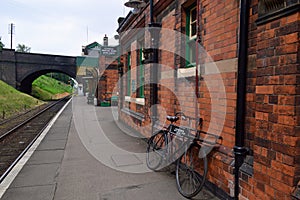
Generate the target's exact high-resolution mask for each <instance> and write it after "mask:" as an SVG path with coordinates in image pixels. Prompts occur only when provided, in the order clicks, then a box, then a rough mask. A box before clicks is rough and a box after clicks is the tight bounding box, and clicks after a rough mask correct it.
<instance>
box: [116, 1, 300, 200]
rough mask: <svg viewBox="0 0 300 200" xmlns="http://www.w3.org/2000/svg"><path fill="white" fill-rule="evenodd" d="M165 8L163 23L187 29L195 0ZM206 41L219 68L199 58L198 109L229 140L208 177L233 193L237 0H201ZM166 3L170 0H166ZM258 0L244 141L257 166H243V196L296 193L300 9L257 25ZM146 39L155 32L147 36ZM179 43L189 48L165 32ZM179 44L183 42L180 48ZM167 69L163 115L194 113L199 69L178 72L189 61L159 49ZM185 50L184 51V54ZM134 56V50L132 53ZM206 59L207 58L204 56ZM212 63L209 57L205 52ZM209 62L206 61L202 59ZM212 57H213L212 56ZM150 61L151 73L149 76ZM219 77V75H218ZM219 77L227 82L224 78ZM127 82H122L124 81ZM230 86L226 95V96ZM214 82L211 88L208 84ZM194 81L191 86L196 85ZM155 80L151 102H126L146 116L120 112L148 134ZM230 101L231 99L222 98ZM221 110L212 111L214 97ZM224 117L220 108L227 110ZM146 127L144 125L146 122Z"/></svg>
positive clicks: (163, 43) (212, 160)
mask: <svg viewBox="0 0 300 200" xmlns="http://www.w3.org/2000/svg"><path fill="white" fill-rule="evenodd" d="M168 2H169V5H167V6H166V7H164V8H165V9H162V8H159V11H160V13H156V14H158V15H157V19H158V20H160V21H161V22H162V26H163V28H167V29H170V30H177V31H181V32H182V33H185V26H186V24H185V23H186V21H185V17H186V14H185V13H184V10H185V9H184V8H185V6H186V5H191V4H192V3H193V2H196V1H185V0H179V1H174V2H175V3H174V2H173V3H174V4H175V5H174V4H172V1H168ZM200 2H201V3H200V10H201V13H200V19H201V21H200V27H201V34H200V36H201V45H202V46H203V48H204V49H205V50H206V52H207V53H208V54H209V55H210V56H211V58H212V60H211V61H214V62H215V64H216V65H217V67H218V69H219V71H220V73H212V72H211V71H210V70H211V69H210V65H209V64H207V65H201V70H200V71H201V77H200V78H201V79H200V82H199V98H198V99H197V101H198V102H197V103H198V110H197V112H198V114H199V116H200V117H202V118H203V119H204V126H203V130H204V131H207V130H210V131H212V132H218V131H219V130H220V129H221V136H222V137H223V142H222V145H221V147H220V148H217V149H215V150H214V151H213V152H212V153H210V155H209V173H208V180H209V181H210V182H211V183H213V184H215V185H216V186H217V187H219V188H220V189H222V190H223V191H225V192H226V193H227V195H229V196H233V186H234V175H233V170H234V169H233V163H234V156H233V150H232V149H233V147H234V144H235V120H236V119H235V114H236V99H237V95H236V81H237V73H236V72H237V51H238V31H239V6H240V5H239V1H235V0H202V1H200ZM165 4H166V3H165ZM257 11H258V0H253V1H251V9H250V23H249V41H248V43H249V49H248V54H249V56H248V58H249V60H248V73H247V102H246V103H247V110H246V127H245V136H246V139H245V144H246V146H247V147H248V148H249V149H250V152H251V153H252V156H253V158H254V163H253V173H252V174H246V173H244V172H241V174H240V175H241V176H240V189H241V190H240V192H241V193H240V198H241V199H290V197H291V196H290V195H291V193H292V191H293V190H294V189H295V186H296V184H297V183H298V181H299V176H300V175H299V174H300V166H299V157H300V155H299V154H300V150H299V130H300V129H299V126H300V118H299V112H300V109H299V106H298V105H299V103H300V102H299V99H300V98H299V95H300V94H299V93H300V89H299V83H300V82H299V80H300V78H299V57H300V56H299V26H300V25H299V13H297V14H293V15H290V16H286V17H282V18H281V19H278V20H274V21H272V22H269V23H266V24H263V25H259V26H257V25H256V22H255V21H256V20H257V18H258V14H257ZM148 13H149V10H148V8H146V10H145V11H144V13H143V14H141V15H138V16H136V18H135V19H134V20H132V23H130V24H129V26H130V27H132V28H134V27H135V26H136V25H137V24H138V23H139V21H140V20H145V24H147V23H148V22H149V15H148ZM146 39H149V38H147V37H146ZM170 46H174V47H175V50H176V52H180V53H181V54H183V55H184V53H185V41H182V40H177V39H173V38H168V39H165V38H161V40H160V48H162V49H164V48H167V47H170ZM178 47H179V49H178ZM159 56H160V64H161V73H160V74H159V77H160V84H161V86H159V92H158V95H159V104H160V106H161V108H162V109H159V119H160V121H161V122H164V118H165V115H166V114H169V115H172V114H174V113H175V112H177V111H184V112H185V113H186V114H187V115H190V116H193V115H195V103H194V98H193V97H194V95H195V93H194V91H195V88H194V87H195V81H194V80H195V76H191V77H188V78H186V80H187V81H184V78H177V79H176V76H175V74H174V72H173V71H172V70H173V69H176V68H179V69H182V68H184V67H185V66H184V65H185V62H184V61H183V59H182V58H181V57H180V55H174V54H172V53H170V52H168V51H164V50H161V51H160V54H159ZM183 57H184V56H183ZM132 60H133V61H135V59H134V54H133V57H132ZM202 61H203V60H202ZM204 61H205V62H207V63H209V62H210V61H209V59H205V60H204ZM201 64H203V63H201ZM210 64H211V63H210ZM125 68H126V67H125ZM149 74H150V68H149V67H148V68H147V67H146V71H145V79H148V80H149V77H150V76H149ZM218 77H221V80H218ZM220 81H221V82H220ZM126 85H127V84H126V82H124V86H126ZM220 85H224V89H225V91H226V97H223V96H222V95H220V93H219V91H220ZM208 86H209V87H208ZM190 88H191V89H190ZM150 96H151V94H150V87H149V85H146V86H145V106H142V105H135V103H132V102H131V103H126V104H127V105H126V106H127V107H128V108H130V109H132V110H133V111H137V112H141V113H142V114H144V115H145V118H144V120H143V121H139V120H136V119H132V118H131V117H129V116H128V115H127V114H126V113H124V112H120V116H121V119H122V120H123V121H125V123H127V124H128V125H129V126H131V127H133V128H135V129H137V130H139V131H140V132H142V133H143V134H145V135H146V134H147V133H149V131H150V128H149V127H150V126H149V124H150V123H151V121H150V117H149V116H150V114H151V113H150V110H149V107H150V106H151V105H150ZM222 99H225V100H226V104H224V102H223V101H222ZM213 100H214V103H215V104H217V105H216V110H214V111H212V102H213ZM224 108H225V110H226V112H225V123H224V124H222V119H221V118H220V115H219V113H220V112H224V111H223V109H224ZM145 127H146V128H145Z"/></svg>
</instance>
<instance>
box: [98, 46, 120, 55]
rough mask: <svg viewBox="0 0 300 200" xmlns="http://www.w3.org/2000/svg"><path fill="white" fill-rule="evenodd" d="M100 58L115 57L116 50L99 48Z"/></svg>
mask: <svg viewBox="0 0 300 200" xmlns="http://www.w3.org/2000/svg"><path fill="white" fill-rule="evenodd" d="M101 55H102V56H117V55H118V48H117V47H101Z"/></svg>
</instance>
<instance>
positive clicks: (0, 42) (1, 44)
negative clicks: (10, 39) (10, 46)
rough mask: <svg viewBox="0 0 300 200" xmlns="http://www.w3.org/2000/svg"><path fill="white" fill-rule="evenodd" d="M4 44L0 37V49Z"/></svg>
mask: <svg viewBox="0 0 300 200" xmlns="http://www.w3.org/2000/svg"><path fill="white" fill-rule="evenodd" d="M4 46H5V45H4V44H3V43H2V41H1V37H0V50H1V49H3V48H4Z"/></svg>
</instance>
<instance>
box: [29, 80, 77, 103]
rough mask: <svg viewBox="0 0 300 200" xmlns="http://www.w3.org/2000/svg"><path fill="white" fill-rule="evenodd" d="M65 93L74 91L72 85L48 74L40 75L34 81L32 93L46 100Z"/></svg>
mask: <svg viewBox="0 0 300 200" xmlns="http://www.w3.org/2000/svg"><path fill="white" fill-rule="evenodd" d="M64 93H69V94H70V93H72V87H71V86H70V85H67V84H65V83H63V82H60V81H58V80H56V79H53V78H50V77H47V76H40V77H39V78H37V79H36V80H35V81H34V82H33V83H32V95H33V96H35V97H37V98H39V99H42V100H44V101H46V100H53V99H57V95H58V94H64Z"/></svg>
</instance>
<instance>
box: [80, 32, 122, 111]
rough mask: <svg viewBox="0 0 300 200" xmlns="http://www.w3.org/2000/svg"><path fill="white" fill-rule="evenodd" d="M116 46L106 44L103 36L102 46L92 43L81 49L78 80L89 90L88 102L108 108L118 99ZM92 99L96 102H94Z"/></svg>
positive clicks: (106, 38)
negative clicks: (113, 100)
mask: <svg viewBox="0 0 300 200" xmlns="http://www.w3.org/2000/svg"><path fill="white" fill-rule="evenodd" d="M118 48H119V46H118V45H110V46H109V44H108V37H107V36H106V35H105V36H104V38H103V44H102V45H101V44H99V43H98V42H93V43H91V44H89V45H87V46H83V47H82V56H81V57H78V58H77V61H78V64H77V65H78V67H79V69H78V72H77V75H78V78H79V79H86V81H82V82H83V83H86V85H87V86H86V87H84V88H89V97H88V100H89V102H91V103H94V104H97V105H100V106H101V105H102V106H109V105H111V101H112V99H117V98H118V84H117V82H118V78H119V76H118V64H119V62H120V60H119V59H118V56H119V55H118ZM94 97H95V98H96V99H97V102H93V101H94Z"/></svg>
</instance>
